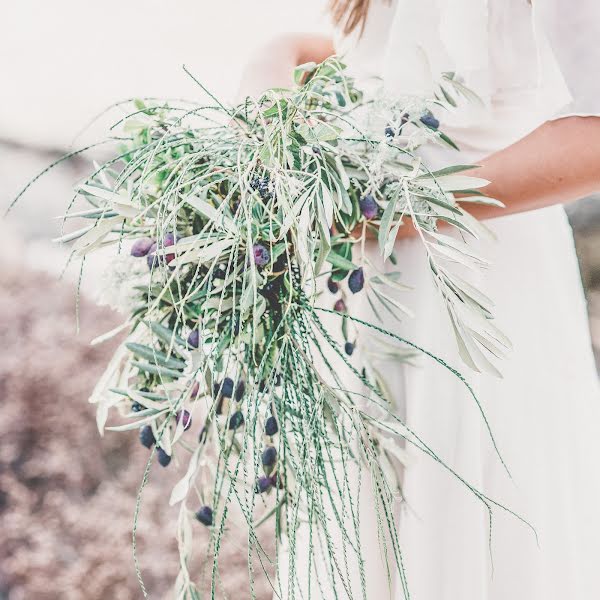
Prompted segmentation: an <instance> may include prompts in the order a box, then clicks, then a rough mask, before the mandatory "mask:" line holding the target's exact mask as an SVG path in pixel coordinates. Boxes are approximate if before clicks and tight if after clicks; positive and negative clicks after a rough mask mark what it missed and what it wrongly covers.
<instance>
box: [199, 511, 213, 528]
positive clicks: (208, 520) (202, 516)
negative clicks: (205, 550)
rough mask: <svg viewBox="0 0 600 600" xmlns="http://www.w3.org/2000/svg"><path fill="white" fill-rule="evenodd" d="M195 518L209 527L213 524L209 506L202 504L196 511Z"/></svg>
mask: <svg viewBox="0 0 600 600" xmlns="http://www.w3.org/2000/svg"><path fill="white" fill-rule="evenodd" d="M196 519H198V521H200V523H202V525H206V526H207V527H210V526H211V525H212V524H213V511H212V508H211V507H210V506H203V507H202V508H201V509H200V510H199V511H198V512H197V513H196Z"/></svg>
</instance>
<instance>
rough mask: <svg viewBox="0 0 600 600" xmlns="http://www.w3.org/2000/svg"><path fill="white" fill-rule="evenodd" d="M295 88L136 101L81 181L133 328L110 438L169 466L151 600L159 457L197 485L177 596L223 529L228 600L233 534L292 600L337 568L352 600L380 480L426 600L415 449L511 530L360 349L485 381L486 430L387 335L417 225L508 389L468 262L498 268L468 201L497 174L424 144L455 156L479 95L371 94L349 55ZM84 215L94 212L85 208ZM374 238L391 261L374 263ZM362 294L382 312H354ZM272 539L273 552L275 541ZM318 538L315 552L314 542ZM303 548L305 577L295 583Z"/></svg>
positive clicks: (396, 549) (100, 406) (114, 288)
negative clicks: (411, 457)
mask: <svg viewBox="0 0 600 600" xmlns="http://www.w3.org/2000/svg"><path fill="white" fill-rule="evenodd" d="M295 77H296V84H297V85H296V87H294V88H293V89H272V90H269V91H267V92H265V93H264V94H263V95H262V96H261V97H260V98H257V99H252V98H247V99H246V101H245V102H243V103H242V104H241V105H240V106H237V107H235V108H229V107H226V106H224V105H223V104H221V103H220V102H219V101H218V100H217V99H216V98H215V97H213V96H211V101H210V103H209V104H208V105H195V104H194V105H192V104H190V105H184V104H182V103H161V102H156V101H153V102H148V101H136V102H135V105H134V106H133V107H132V110H131V112H130V113H129V114H127V116H126V117H125V118H124V119H122V120H121V121H119V123H118V126H119V127H120V128H121V129H122V132H123V133H122V134H121V135H120V136H119V137H117V138H113V139H114V140H115V141H116V143H117V144H118V145H119V151H118V153H117V154H116V155H115V156H114V157H113V158H111V159H110V160H108V161H107V162H105V163H103V164H101V165H96V168H95V170H94V172H93V173H92V174H91V175H90V176H89V177H87V178H86V180H85V181H84V182H83V183H81V184H80V185H78V187H77V190H76V196H75V198H74V200H73V202H72V203H71V205H70V206H69V209H68V210H67V212H66V214H65V215H64V222H67V221H69V220H70V219H73V218H80V219H85V220H86V221H88V222H89V224H87V225H86V226H85V227H83V228H80V229H76V230H74V231H71V232H69V233H66V234H63V235H62V236H61V237H60V238H59V241H60V242H61V243H71V242H72V243H73V245H72V256H73V257H74V258H80V259H81V260H82V264H83V260H84V259H85V257H86V256H87V255H88V254H89V253H91V252H94V251H96V250H98V249H100V248H104V247H106V246H111V247H113V248H114V250H115V253H116V256H115V259H114V261H113V262H112V263H111V264H110V266H109V269H108V274H109V276H108V279H107V280H106V281H105V282H104V289H105V293H104V295H105V300H106V301H109V302H111V303H113V304H116V305H117V306H118V307H119V308H120V309H121V310H122V311H124V312H125V314H126V319H125V322H124V323H123V325H122V326H120V327H119V328H118V329H117V330H115V331H112V332H109V333H108V334H106V335H105V336H102V338H101V339H98V340H96V341H97V342H99V341H102V340H104V339H108V338H109V337H111V336H113V335H116V334H118V333H120V332H122V331H124V330H127V331H128V334H127V338H126V339H125V341H124V342H123V343H122V344H121V346H120V347H119V349H118V350H117V352H116V353H115V355H114V357H113V358H112V360H111V362H110V364H109V365H108V368H107V370H106V372H105V374H104V375H103V377H102V378H101V380H100V381H99V382H98V384H97V386H96V388H95V390H94V392H93V394H92V397H91V402H93V403H94V404H96V406H97V423H98V428H99V430H100V432H101V433H102V432H104V431H105V430H110V431H120V432H134V431H135V432H137V433H138V434H139V439H140V442H141V444H142V445H143V446H145V447H146V448H147V449H148V452H149V456H148V464H147V467H146V471H145V473H144V477H143V483H142V485H141V488H140V492H139V496H138V502H137V504H136V509H135V522H134V531H133V546H134V558H135V564H136V569H137V573H138V577H139V580H140V584H141V586H142V590H143V592H144V595H146V590H145V587H144V583H143V581H142V578H141V574H140V573H141V572H140V568H139V565H138V559H137V554H136V552H135V549H136V527H137V517H138V514H139V511H140V510H141V508H142V506H143V502H142V492H143V489H144V486H145V485H146V484H147V482H148V479H149V474H150V467H151V464H152V463H153V462H155V461H156V462H158V463H159V464H160V465H162V467H167V466H169V465H174V466H175V468H177V469H180V470H181V479H180V480H179V482H178V483H177V484H176V485H175V487H174V488H173V489H172V491H171V495H170V500H169V502H170V504H171V505H179V507H180V516H179V520H178V531H177V539H178V543H179V548H180V556H181V559H180V564H181V570H180V573H179V576H178V578H177V581H176V584H175V596H176V597H177V598H194V599H195V598H200V597H201V595H200V588H199V587H198V584H197V579H198V577H197V576H198V575H199V574H198V573H192V572H191V571H190V567H189V565H190V557H191V555H192V553H193V551H194V550H195V544H194V543H193V534H194V531H195V530H196V529H197V528H202V527H205V528H208V530H209V531H210V542H209V544H208V547H206V548H204V551H205V552H206V553H207V556H208V557H210V560H208V561H205V565H206V573H205V574H204V576H205V577H207V578H208V580H209V581H210V589H211V597H213V598H214V597H216V595H217V594H218V593H219V591H218V590H219V587H220V581H221V576H220V571H219V562H218V557H219V550H220V548H221V547H222V543H223V539H224V534H225V532H226V531H227V529H228V528H232V527H236V528H239V527H243V528H245V530H246V532H247V541H248V565H249V572H250V579H251V581H252V579H253V573H254V572H255V571H256V569H257V568H264V569H266V570H268V569H269V568H270V567H269V565H272V564H275V565H277V566H276V567H275V570H276V574H277V577H278V581H279V583H275V582H273V585H274V586H275V589H276V591H278V592H279V593H280V594H283V592H282V591H281V590H282V589H285V588H287V589H289V590H295V589H296V588H302V587H304V584H303V582H302V579H310V577H311V576H312V577H314V574H313V575H311V573H313V571H314V570H315V569H316V567H317V566H318V569H317V571H318V575H317V576H316V577H317V579H319V582H318V584H319V585H320V586H327V587H331V586H333V587H334V588H335V587H336V586H342V587H345V588H346V590H347V592H348V594H349V595H351V593H350V592H349V591H348V590H349V569H350V568H352V569H354V568H357V569H358V571H359V572H360V579H361V581H362V582H363V583H364V578H365V575H364V572H363V571H364V556H363V555H362V549H361V542H360V533H359V524H360V517H361V510H363V509H362V508H361V507H359V506H358V502H357V497H358V496H357V493H358V492H357V488H358V487H359V486H360V485H370V486H372V489H373V491H374V494H373V495H374V497H375V498H376V506H373V507H369V510H374V511H376V514H377V523H378V529H379V534H380V539H381V540H383V543H382V552H383V553H384V554H385V561H386V564H387V565H388V570H389V573H390V576H391V573H392V571H394V570H395V571H397V572H398V573H399V575H400V580H401V582H402V587H403V589H404V593H405V595H406V597H408V582H407V579H406V575H405V573H404V568H403V564H402V552H401V547H400V543H399V541H398V539H397V534H396V528H395V523H394V519H393V516H392V515H393V511H392V504H393V502H394V499H395V498H396V497H397V496H398V495H399V494H400V490H401V486H400V483H401V482H400V479H399V477H398V475H397V467H398V463H399V462H402V460H403V452H402V448H401V445H400V443H399V442H400V441H402V440H404V442H403V443H405V444H410V445H413V446H415V447H416V448H418V449H419V450H421V451H422V452H423V453H425V454H426V455H428V456H429V457H430V458H431V459H432V460H435V461H437V462H439V463H440V464H441V465H442V467H443V468H445V469H447V470H448V471H449V472H450V473H451V474H452V475H453V476H455V477H457V478H458V479H459V480H460V481H461V482H462V483H463V484H464V485H465V486H466V487H467V488H468V489H469V490H470V491H471V492H472V493H473V494H475V496H476V497H477V498H478V499H479V500H480V501H481V502H483V504H484V505H485V506H486V507H487V509H488V510H489V511H490V515H491V512H492V509H493V508H494V507H495V506H500V505H498V504H496V503H495V502H494V501H493V500H492V499H490V498H488V497H487V496H485V495H484V494H483V493H481V492H480V491H478V490H477V489H475V488H474V487H473V486H471V485H470V484H469V483H468V482H467V481H465V480H464V479H462V477H461V476H460V475H459V474H458V473H455V472H454V471H453V470H452V469H451V467H450V466H448V465H446V463H444V461H443V459H442V458H441V457H439V456H437V455H436V454H435V452H434V451H433V450H432V449H431V448H430V447H429V446H428V445H427V443H426V441H425V440H423V439H421V438H420V437H419V435H418V432H415V431H412V430H411V429H410V428H409V427H408V426H407V425H406V423H404V422H403V421H402V420H401V419H400V418H399V417H398V416H397V415H396V414H395V413H394V411H393V408H392V405H391V399H390V394H389V392H388V391H387V386H386V382H385V377H384V376H383V375H382V374H381V373H380V372H378V370H377V369H376V368H374V367H373V365H372V364H370V361H369V357H368V354H367V353H361V339H364V336H370V335H372V334H374V333H376V334H377V336H378V339H380V340H381V352H383V353H385V354H386V355H387V356H393V357H394V358H395V359H397V360H398V361H409V360H411V359H412V358H414V356H415V355H418V354H423V355H425V356H426V360H431V361H436V362H437V363H439V365H440V368H445V369H448V370H450V371H451V372H452V373H453V374H454V375H455V376H456V377H457V378H459V379H460V380H461V381H462V382H463V383H464V386H465V393H466V394H470V395H471V396H472V398H473V400H474V401H475V402H476V403H477V405H478V407H479V409H480V410H481V415H482V418H483V419H485V415H484V413H483V410H482V409H481V406H480V405H479V401H478V399H477V398H476V396H475V394H474V393H473V390H472V389H471V387H470V386H469V384H468V383H467V381H466V380H465V378H464V377H463V375H462V374H461V373H460V372H459V371H458V370H456V369H455V368H454V367H452V366H450V365H448V364H446V363H445V362H444V361H443V360H442V359H441V358H439V357H436V356H434V355H433V354H431V353H430V352H428V351H427V350H426V349H425V348H423V347H421V346H418V345H417V344H416V343H415V342H414V341H411V340H408V339H404V338H401V337H399V336H397V335H395V334H393V333H390V332H389V328H388V327H386V326H385V321H386V319H404V318H410V315H409V314H408V313H409V311H408V310H407V309H406V308H405V307H404V306H403V305H402V304H400V303H399V302H398V300H397V299H396V298H395V297H394V294H393V292H394V291H398V290H400V291H403V290H405V289H406V288H405V286H404V285H403V283H402V280H401V277H400V274H399V273H397V272H395V271H394V267H393V265H394V264H395V262H396V256H395V253H394V248H395V242H396V240H397V237H398V235H399V232H401V230H402V228H403V227H406V226H408V223H412V226H413V227H414V228H415V229H416V236H417V238H418V239H420V240H421V242H422V244H423V246H424V248H425V251H426V255H427V260H428V262H429V266H430V268H431V274H432V277H433V280H434V282H435V285H436V287H437V290H438V291H439V294H440V296H441V298H442V299H443V301H444V303H445V306H446V308H447V311H448V317H449V319H450V320H451V323H452V325H453V329H454V331H455V333H456V339H457V343H458V347H459V350H460V355H461V357H462V359H463V360H464V362H465V364H466V365H467V366H468V367H470V368H471V369H475V370H482V369H483V370H487V371H491V372H492V373H496V374H497V373H498V372H497V369H496V367H495V366H494V364H493V362H492V359H493V357H501V356H502V355H503V354H504V353H505V351H506V350H507V349H508V348H509V346H510V344H509V342H508V340H507V339H506V338H505V337H504V336H503V335H502V333H501V332H500V331H499V330H498V329H497V328H496V327H495V326H494V324H493V322H492V317H493V315H492V303H491V301H490V299H489V298H487V297H486V296H485V295H484V294H482V293H481V292H480V291H479V290H477V289H476V288H474V287H473V286H472V285H470V284H469V283H468V282H467V281H465V280H464V279H463V278H462V277H461V276H459V274H458V272H457V271H458V270H459V269H455V268H454V267H455V266H456V265H460V266H461V267H462V266H467V267H470V268H481V267H485V266H486V262H485V261H484V260H483V259H482V258H480V257H478V256H477V255H476V254H475V253H474V252H473V250H472V249H471V248H470V247H469V246H468V244H467V242H466V240H467V239H468V238H470V237H475V238H477V237H479V236H480V235H481V234H482V233H483V232H484V230H483V228H482V226H481V225H480V224H479V223H477V221H476V220H475V219H473V218H472V217H471V216H470V215H469V214H468V212H466V211H465V209H464V208H463V206H462V203H464V202H478V203H494V204H498V203H497V201H495V200H493V199H491V198H487V197H485V196H484V195H483V194H481V193H480V192H478V191H477V190H478V188H481V187H482V186H484V185H485V184H486V183H487V182H486V181H484V180H481V179H478V178H476V177H472V176H466V175H464V173H463V171H465V170H467V169H470V168H471V167H469V166H464V165H458V166H455V167H450V168H445V169H443V170H438V171H433V172H432V171H431V170H429V169H428V168H427V165H426V164H425V162H424V161H423V160H422V159H421V158H420V157H419V153H418V149H419V147H420V146H421V145H422V144H424V143H428V144H430V143H434V144H443V145H450V146H453V147H454V144H453V142H452V141H451V140H450V139H449V138H448V137H447V136H446V135H444V133H443V132H442V131H441V130H440V123H439V121H438V119H437V118H436V116H434V115H435V114H438V115H439V113H440V111H442V110H445V109H447V108H448V107H449V106H450V105H453V104H454V103H455V102H456V99H457V98H459V97H461V96H463V97H470V93H469V91H468V90H467V89H466V88H464V86H462V84H461V83H460V80H459V79H458V78H457V77H455V76H454V75H453V74H450V73H449V74H446V75H444V79H443V81H442V82H441V83H440V87H439V94H438V95H437V96H436V97H433V98H414V97H410V98H396V99H394V100H393V101H392V100H389V99H385V98H384V97H381V98H371V99H366V98H365V97H364V96H363V95H362V93H361V91H360V90H359V89H357V87H356V86H355V83H354V81H353V80H352V78H351V77H349V76H348V75H347V74H346V72H345V70H344V65H343V64H342V63H341V62H340V61H339V60H338V59H337V58H335V57H333V58H331V59H328V60H327V61H325V62H324V63H322V64H320V65H316V64H312V63H311V64H307V65H303V66H301V67H299V68H298V69H297V71H296V73H295ZM198 83H199V82H198ZM199 85H201V84H199ZM207 93H208V92H207ZM71 155H72V154H71ZM71 155H69V156H71ZM457 192H460V193H461V196H462V198H461V205H459V204H458V203H457V201H456V199H455V196H454V195H455V193H457ZM81 201H84V202H85V203H86V204H87V207H86V208H84V209H82V210H75V203H76V202H81ZM442 224H444V225H445V227H444V228H441V227H440V225H442ZM451 229H454V230H456V231H457V232H459V233H460V236H452V235H450V230H451ZM368 237H373V238H376V242H375V243H376V244H377V247H378V248H379V252H380V254H381V259H382V261H381V262H382V264H383V265H384V268H381V266H378V264H376V263H375V261H372V260H370V259H369V257H368V255H367V253H366V252H365V246H366V244H368V243H372V242H368V241H367V238H368ZM354 295H363V296H364V297H365V299H366V301H367V302H368V303H369V305H370V307H371V309H372V312H373V314H374V315H375V316H376V318H375V319H373V320H371V321H366V320H364V319H362V318H360V317H359V316H355V315H354V316H353V315H352V311H351V310H350V308H349V307H351V305H352V303H351V302H349V301H348V300H349V298H351V297H353V296H354ZM486 424H487V421H486ZM488 430H489V428H488ZM490 438H491V440H492V443H494V444H495V442H494V441H493V436H492V434H491V431H490ZM171 468H173V466H172V467H171ZM352 472H354V473H356V472H358V474H359V475H358V478H356V477H354V476H352V475H351V473H352ZM361 482H362V483H361ZM503 508H504V507H503ZM269 523H270V525H267V524H269ZM269 526H270V527H271V534H270V535H272V537H273V539H274V547H275V550H274V551H269V550H267V549H266V548H263V546H262V545H261V543H260V541H259V536H258V533H257V529H258V528H259V527H269ZM302 528H304V530H305V531H307V532H308V535H307V537H306V539H307V540H309V543H308V544H306V545H304V544H299V543H297V541H298V536H299V532H300V531H301V530H302ZM334 529H335V530H336V531H337V533H338V535H341V538H342V543H341V545H337V546H336V545H335V544H334V543H333V542H332V539H333V530H334ZM340 532H341V534H340ZM283 548H285V550H283ZM300 553H304V554H305V556H306V557H307V560H308V564H309V565H310V566H309V569H308V571H306V572H299V570H298V569H297V568H296V564H297V562H298V557H299V556H300ZM282 561H287V565H286V568H285V569H282V565H281V562H282ZM317 563H319V564H318V565H317ZM349 564H352V565H353V566H352V567H349V566H348V565H349ZM283 573H286V574H287V575H285V576H284V575H283ZM284 577H285V578H286V579H287V581H284V582H282V579H283V578H284ZM282 584H283V587H282ZM340 589H341V588H340ZM363 593H364V592H363ZM295 594H299V592H294V591H290V596H289V597H295ZM248 595H251V596H253V597H254V591H253V588H252V585H251V590H250V591H249V592H248Z"/></svg>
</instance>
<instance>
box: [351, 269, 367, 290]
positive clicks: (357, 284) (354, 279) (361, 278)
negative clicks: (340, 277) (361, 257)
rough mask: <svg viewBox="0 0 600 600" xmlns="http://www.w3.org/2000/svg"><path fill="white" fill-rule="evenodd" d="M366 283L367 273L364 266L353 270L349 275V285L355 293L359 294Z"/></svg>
mask: <svg viewBox="0 0 600 600" xmlns="http://www.w3.org/2000/svg"><path fill="white" fill-rule="evenodd" d="M364 285H365V274H364V273H363V270H362V267H360V268H359V269H356V270H355V271H352V273H350V277H348V287H349V288H350V291H351V292H352V293H353V294H358V292H360V290H362V289H363V287H364Z"/></svg>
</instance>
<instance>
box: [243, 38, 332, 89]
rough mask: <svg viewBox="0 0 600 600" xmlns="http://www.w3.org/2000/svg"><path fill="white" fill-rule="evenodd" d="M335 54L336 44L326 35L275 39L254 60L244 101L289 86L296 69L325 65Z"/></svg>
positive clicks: (248, 71) (246, 74) (247, 75)
mask: <svg viewBox="0 0 600 600" xmlns="http://www.w3.org/2000/svg"><path fill="white" fill-rule="evenodd" d="M333 53H334V49H333V42H332V40H331V38H329V37H327V36H325V35H319V34H311V33H293V34H287V35H284V36H280V37H278V38H275V39H274V40H272V41H271V42H269V43H268V44H266V45H265V46H263V47H262V48H261V49H260V50H259V51H258V53H257V54H255V55H254V56H253V57H252V58H251V60H250V62H249V63H248V65H247V66H246V68H245V69H244V74H243V76H242V81H241V84H240V91H239V94H238V95H239V97H240V99H241V98H243V97H244V96H248V95H250V96H253V95H258V94H261V93H262V92H264V91H265V90H266V89H268V88H271V87H290V86H291V85H292V84H293V80H292V75H293V71H294V68H295V67H297V66H298V65H301V64H304V63H307V62H311V61H314V62H317V63H320V62H323V61H324V60H325V59H326V58H327V57H328V56H331V55H332V54H333Z"/></svg>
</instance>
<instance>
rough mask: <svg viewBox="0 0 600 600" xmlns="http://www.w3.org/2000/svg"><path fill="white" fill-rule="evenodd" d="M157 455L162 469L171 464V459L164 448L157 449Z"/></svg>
mask: <svg viewBox="0 0 600 600" xmlns="http://www.w3.org/2000/svg"><path fill="white" fill-rule="evenodd" d="M156 455H157V456H158V464H160V466H161V467H166V466H168V464H169V463H170V462H171V457H170V456H169V455H168V454H167V453H166V452H165V451H164V450H163V449H162V448H157V449H156Z"/></svg>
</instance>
